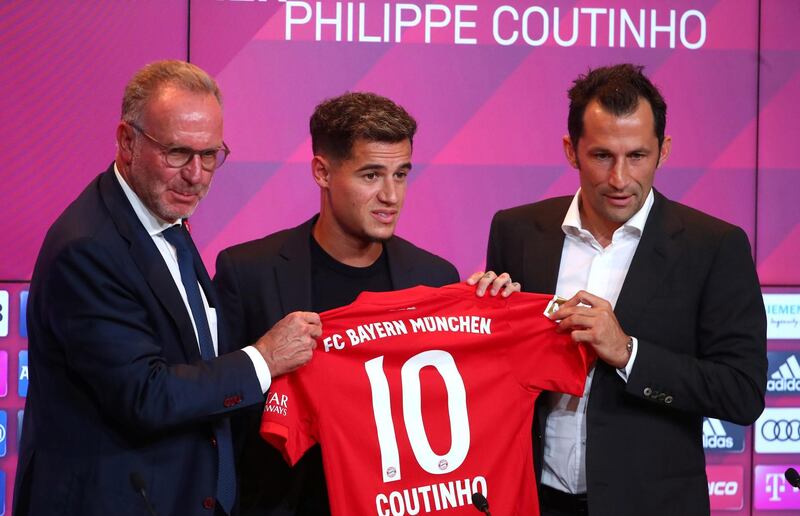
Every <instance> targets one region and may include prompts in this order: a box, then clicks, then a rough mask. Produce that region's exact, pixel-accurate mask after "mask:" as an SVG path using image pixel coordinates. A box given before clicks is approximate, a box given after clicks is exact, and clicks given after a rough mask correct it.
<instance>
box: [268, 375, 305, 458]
mask: <svg viewBox="0 0 800 516" xmlns="http://www.w3.org/2000/svg"><path fill="white" fill-rule="evenodd" d="M304 372H305V371H303V370H298V371H295V372H294V373H290V374H287V375H283V376H281V377H279V378H276V379H274V380H273V381H272V386H271V387H270V390H269V392H268V393H267V402H266V403H265V404H264V413H263V414H262V416H261V429H260V433H261V437H262V438H263V439H264V440H265V441H267V442H268V443H270V444H271V445H272V446H274V447H275V448H276V449H277V450H278V451H279V452H280V453H281V455H283V458H284V460H286V462H287V463H289V465H290V466H294V465H295V464H297V461H299V460H300V458H301V457H302V456H303V454H304V453H305V452H306V451H307V450H308V449H309V448H310V447H311V446H313V445H314V444H315V443H316V439H315V438H314V435H315V434H316V432H315V431H314V421H315V420H316V418H315V416H314V412H313V403H312V400H311V398H310V395H309V390H308V388H307V386H306V382H305V378H304V376H305V375H304V374H303V373H304Z"/></svg>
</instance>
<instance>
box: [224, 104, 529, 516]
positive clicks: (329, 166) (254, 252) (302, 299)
mask: <svg viewBox="0 0 800 516" xmlns="http://www.w3.org/2000/svg"><path fill="white" fill-rule="evenodd" d="M310 126H311V127H310V129H311V139H312V148H313V152H314V157H313V159H312V161H311V172H312V175H313V177H314V181H315V182H316V183H317V185H318V186H319V187H320V210H319V214H318V215H315V216H314V217H312V218H311V219H310V220H308V221H307V222H305V223H303V224H301V225H300V226H297V227H296V228H293V229H287V230H283V231H279V232H277V233H274V234H272V235H268V236H266V237H264V238H261V239H259V240H254V241H251V242H246V243H244V244H240V245H237V246H234V247H231V248H229V249H226V250H224V251H222V252H221V253H220V255H219V257H218V258H217V275H216V278H215V283H216V286H217V288H218V289H219V292H220V296H221V298H222V305H223V313H224V314H225V316H226V318H227V320H228V321H229V322H231V333H232V335H233V337H234V342H238V343H240V344H241V345H243V346H244V345H246V344H247V343H249V342H252V340H253V336H257V335H262V334H263V333H264V331H265V330H266V329H268V328H270V327H271V326H272V325H273V324H275V323H276V322H277V321H279V320H280V319H281V318H282V317H283V316H284V315H285V314H287V313H289V312H292V311H295V310H310V311H313V312H322V311H325V310H329V309H332V308H337V307H340V306H344V305H347V304H350V303H351V302H353V301H354V300H355V299H356V297H358V295H359V294H360V293H361V292H363V291H372V292H384V291H390V290H399V289H404V288H409V287H413V286H417V285H427V286H432V287H440V286H443V285H447V284H449V283H455V282H458V281H459V276H458V272H457V271H456V268H455V267H454V266H453V265H452V264H450V263H449V262H447V261H446V260H444V259H442V258H440V257H438V256H435V255H433V254H431V253H429V252H427V251H425V250H423V249H420V248H418V247H416V246H414V245H413V244H411V243H410V242H408V241H406V240H404V239H402V238H400V237H397V236H394V228H395V225H396V224H397V219H398V217H399V216H400V211H401V209H402V207H403V201H404V200H405V194H406V187H407V184H408V183H407V176H408V174H409V172H410V171H411V151H412V144H413V138H414V133H415V132H416V127H417V125H416V122H415V120H414V119H413V118H412V117H411V116H410V115H409V114H408V113H407V112H406V111H405V109H403V108H402V107H401V106H399V105H397V104H395V103H394V102H392V101H391V100H389V99H387V98H385V97H381V96H378V95H374V94H371V93H347V94H344V95H341V96H339V97H335V98H332V99H328V100H326V101H325V102H323V103H322V104H320V105H319V106H317V108H316V110H315V111H314V114H313V115H312V117H311V121H310ZM468 281H469V282H470V283H471V284H477V290H476V292H477V294H478V295H483V294H484V292H485V291H486V290H487V289H488V290H489V292H490V293H491V294H492V295H496V294H497V293H498V292H500V291H501V290H502V293H503V295H508V294H510V293H511V292H512V291H514V290H519V285H517V284H512V283H511V280H510V278H509V277H508V275H507V274H501V275H500V276H497V275H496V274H494V273H493V272H487V273H486V274H483V273H476V274H474V275H473V276H472V277H471V278H470V279H469V280H468ZM251 416H252V417H251V418H250V419H249V420H246V421H245V420H243V421H242V426H243V428H241V429H240V431H241V434H242V436H243V443H244V444H243V446H244V450H243V453H242V455H241V459H242V460H241V462H240V471H241V475H240V477H241V510H242V513H243V514H245V515H249V514H253V515H259V516H263V515H284V514H297V515H314V516H319V515H324V514H328V513H329V509H328V501H327V495H326V491H325V481H324V477H323V473H322V462H321V454H320V450H319V447H316V448H314V449H312V450H311V451H309V452H308V453H307V454H306V456H305V457H304V458H303V459H302V460H301V461H300V462H299V463H298V464H297V466H295V468H293V469H292V470H290V469H289V468H288V466H286V464H285V463H284V461H283V459H282V458H281V457H280V455H279V454H278V453H277V451H275V450H274V449H272V448H271V447H270V446H269V445H267V444H266V443H265V442H263V441H262V440H261V438H260V437H259V435H258V425H259V421H260V417H261V412H260V411H257V412H254V413H253V414H251Z"/></svg>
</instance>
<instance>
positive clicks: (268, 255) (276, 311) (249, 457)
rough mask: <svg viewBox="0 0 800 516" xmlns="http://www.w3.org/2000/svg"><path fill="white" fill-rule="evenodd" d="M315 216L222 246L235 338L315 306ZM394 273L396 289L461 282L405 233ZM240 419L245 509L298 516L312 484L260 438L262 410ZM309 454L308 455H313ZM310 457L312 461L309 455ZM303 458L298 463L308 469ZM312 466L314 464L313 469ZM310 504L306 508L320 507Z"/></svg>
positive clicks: (392, 262) (220, 262)
mask: <svg viewBox="0 0 800 516" xmlns="http://www.w3.org/2000/svg"><path fill="white" fill-rule="evenodd" d="M316 219H317V217H316V216H315V217H314V218H312V219H311V220H309V221H308V222H306V223H304V224H302V225H300V226H297V227H296V228H293V229H287V230H283V231H279V232H277V233H274V234H272V235H268V236H266V237H264V238H261V239H259V240H253V241H251V242H246V243H243V244H240V245H237V246H234V247H230V248H228V249H225V250H224V251H222V252H221V253H220V254H219V256H218V257H217V274H216V276H215V278H214V283H215V284H216V287H217V290H218V291H219V294H220V298H221V300H222V308H223V311H224V313H225V318H226V319H227V320H228V322H229V323H230V325H231V327H230V331H231V332H232V334H233V336H234V339H233V342H234V343H235V344H236V345H237V346H239V347H242V346H246V345H248V344H252V343H253V342H255V341H256V340H257V339H258V338H259V337H260V336H261V335H263V334H264V332H265V331H267V330H268V329H269V328H271V327H272V325H274V324H275V323H276V322H278V321H279V320H281V319H282V318H283V317H284V316H285V315H286V314H288V313H290V312H294V311H297V310H304V311H308V310H311V248H310V238H311V229H312V228H313V226H314V223H315V222H316ZM385 245H386V247H385V249H386V255H387V259H388V262H389V274H390V276H391V280H392V286H393V287H394V288H395V289H398V290H399V289H404V288H410V287H414V286H417V285H427V286H431V287H440V286H442V285H447V284H450V283H455V282H458V281H459V277H458V271H456V268H455V267H453V265H452V264H450V263H449V262H447V261H445V260H443V259H442V258H439V257H438V256H435V255H433V254H431V253H429V252H427V251H424V250H422V249H420V248H418V247H416V246H414V245H412V244H411V243H409V242H407V241H406V240H403V239H402V238H400V237H393V238H391V239H390V240H388V241H387V242H386V244H385ZM247 419H248V420H247V421H245V420H243V421H241V422H240V423H241V425H242V427H241V428H239V429H238V432H237V433H239V432H240V433H242V434H243V436H244V445H243V448H244V450H243V454H242V462H241V464H240V470H241V475H240V486H241V494H242V497H241V500H242V503H241V507H242V513H243V514H258V515H261V516H263V515H265V514H273V515H279V514H295V513H296V512H295V510H293V509H290V508H288V507H287V506H288V505H291V504H292V500H291V499H292V498H298V496H299V497H302V496H303V494H301V493H299V492H298V490H303V489H305V487H304V486H303V485H299V484H302V483H304V482H305V483H308V482H310V483H313V482H314V480H309V479H307V478H293V477H297V476H298V475H301V476H302V475H312V476H313V475H315V474H316V472H315V471H301V472H297V471H295V472H292V471H290V469H289V467H288V466H287V465H286V463H285V462H284V460H283V458H282V457H281V456H280V454H279V453H278V452H277V451H276V450H275V449H273V448H272V447H271V446H269V445H268V444H267V443H265V442H264V441H263V440H261V438H260V436H259V435H258V427H259V423H260V420H261V411H258V412H256V413H252V414H250V415H249V417H248V418H247ZM307 458H308V457H307ZM304 460H305V459H304ZM302 464H303V462H302V461H301V463H300V464H298V467H297V468H295V469H298V468H300V469H301V470H302V468H303V467H302ZM309 469H312V468H309ZM310 511H313V510H312V509H307V510H304V511H300V512H297V513H298V514H299V513H313V512H310Z"/></svg>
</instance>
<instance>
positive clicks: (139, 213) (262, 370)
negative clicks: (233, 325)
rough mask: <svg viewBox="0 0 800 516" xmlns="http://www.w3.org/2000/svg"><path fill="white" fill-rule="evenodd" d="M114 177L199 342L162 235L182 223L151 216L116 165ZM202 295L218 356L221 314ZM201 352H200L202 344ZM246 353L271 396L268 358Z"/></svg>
mask: <svg viewBox="0 0 800 516" xmlns="http://www.w3.org/2000/svg"><path fill="white" fill-rule="evenodd" d="M114 174H115V175H116V176H117V181H119V184H120V186H121V187H122V191H123V192H125V197H127V199H128V202H130V203H131V207H132V208H133V211H134V212H135V213H136V217H137V218H138V219H139V221H140V222H141V223H142V226H144V229H145V231H147V234H149V235H150V238H152V239H153V243H154V244H155V245H156V248H158V252H160V253H161V257H162V258H163V259H164V263H166V265H167V268H168V269H169V273H170V274H171V275H172V280H173V281H174V282H175V286H176V287H178V292H180V294H181V298H182V299H183V303H184V304H185V305H186V311H187V312H188V314H189V319H191V321H192V327H193V328H194V335H195V338H197V325H196V324H195V322H194V316H193V315H192V310H191V308H190V307H189V298H188V297H187V296H186V289H185V288H184V287H183V282H182V281H181V272H180V269H179V268H178V253H177V251H176V250H175V247H174V246H173V245H172V244H170V243H169V242H167V239H166V238H164V235H163V234H162V232H163V231H164V230H165V229H167V228H168V227H170V226H174V225H176V224H180V223H177V222H176V223H170V222H165V221H163V220H161V218H160V217H158V216H156V215H155V214H153V212H151V211H150V210H149V209H148V208H147V206H145V205H144V203H143V202H142V200H141V199H139V196H138V195H136V192H134V191H133V190H132V189H131V187H130V186H129V185H128V183H127V182H126V181H125V179H124V178H123V177H122V175H121V174H120V173H119V169H118V168H117V164H116V163H114ZM200 295H201V297H202V298H203V307H204V308H205V310H206V318H207V319H208V329H209V330H210V331H211V340H212V342H213V344H214V354H219V347H218V343H217V341H218V340H219V336H218V332H217V310H216V309H214V308H212V307H211V306H209V304H208V299H207V298H206V293H205V292H203V286H202V285H200ZM197 349H198V350H199V349H200V341H199V340H198V344H197ZM242 351H244V352H245V353H247V356H249V357H250V361H251V362H253V367H254V368H255V371H256V375H257V376H258V382H259V383H260V384H261V390H262V392H267V390H269V386H270V384H271V382H272V376H271V374H270V372H269V366H267V362H266V360H264V357H263V356H262V355H261V353H260V352H259V351H258V350H257V349H256V348H255V347H254V346H247V347H246V348H243V349H242Z"/></svg>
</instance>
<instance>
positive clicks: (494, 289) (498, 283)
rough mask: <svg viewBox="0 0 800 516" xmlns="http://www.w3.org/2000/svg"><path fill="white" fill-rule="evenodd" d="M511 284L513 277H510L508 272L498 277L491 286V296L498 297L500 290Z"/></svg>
mask: <svg viewBox="0 0 800 516" xmlns="http://www.w3.org/2000/svg"><path fill="white" fill-rule="evenodd" d="M509 283H511V276H509V275H508V273H507V272H504V273H503V274H501V275H499V276H497V277H496V278H495V279H494V280H493V281H492V284H491V288H490V289H489V294H491V295H492V296H496V295H497V293H498V292H500V289H501V288H503V287H505V286H506V285H507V284H509Z"/></svg>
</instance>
